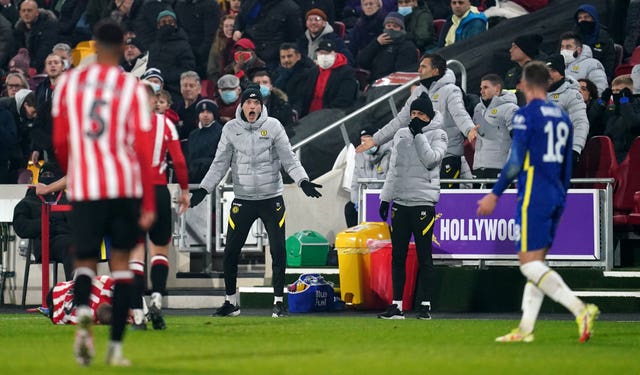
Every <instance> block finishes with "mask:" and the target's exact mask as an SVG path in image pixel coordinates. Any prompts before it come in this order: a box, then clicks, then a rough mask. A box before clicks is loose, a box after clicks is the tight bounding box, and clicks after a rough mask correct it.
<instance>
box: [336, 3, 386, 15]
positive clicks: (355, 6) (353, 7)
mask: <svg viewBox="0 0 640 375" xmlns="http://www.w3.org/2000/svg"><path fill="white" fill-rule="evenodd" d="M377 2H378V4H379V5H378V6H379V7H380V8H381V9H382V11H383V12H384V13H385V14H387V13H388V12H392V11H394V10H396V8H397V4H396V3H397V1H396V0H377ZM366 7H367V6H366V5H364V4H362V1H361V0H347V1H345V9H348V10H350V11H354V12H355V13H356V14H362V13H364V12H365V8H366Z"/></svg>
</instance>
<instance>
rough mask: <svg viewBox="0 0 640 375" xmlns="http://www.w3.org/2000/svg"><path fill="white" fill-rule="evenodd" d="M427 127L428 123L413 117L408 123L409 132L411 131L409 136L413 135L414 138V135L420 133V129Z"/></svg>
mask: <svg viewBox="0 0 640 375" xmlns="http://www.w3.org/2000/svg"><path fill="white" fill-rule="evenodd" d="M427 125H429V123H428V122H424V121H422V120H420V119H419V118H417V117H414V118H413V119H411V122H410V123H409V130H410V131H411V134H413V136H414V137H415V136H416V135H418V134H420V133H422V128H424V127H425V126H427Z"/></svg>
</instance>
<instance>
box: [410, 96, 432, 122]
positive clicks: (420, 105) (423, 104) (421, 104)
mask: <svg viewBox="0 0 640 375" xmlns="http://www.w3.org/2000/svg"><path fill="white" fill-rule="evenodd" d="M411 111H420V112H422V113H424V114H425V115H427V116H429V118H430V119H433V117H434V116H435V115H436V113H435V112H434V111H433V104H431V99H429V98H428V97H424V96H420V97H418V98H416V100H414V101H413V102H412V103H411Z"/></svg>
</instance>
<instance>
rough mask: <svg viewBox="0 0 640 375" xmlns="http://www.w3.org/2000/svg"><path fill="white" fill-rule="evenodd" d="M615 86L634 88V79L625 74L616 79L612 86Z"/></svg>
mask: <svg viewBox="0 0 640 375" xmlns="http://www.w3.org/2000/svg"><path fill="white" fill-rule="evenodd" d="M615 85H625V86H631V87H633V79H631V74H623V75H620V76H617V77H616V78H614V79H613V81H612V82H611V86H612V87H613V86H615Z"/></svg>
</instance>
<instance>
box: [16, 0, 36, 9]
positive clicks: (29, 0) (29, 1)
mask: <svg viewBox="0 0 640 375" xmlns="http://www.w3.org/2000/svg"><path fill="white" fill-rule="evenodd" d="M28 3H34V4H35V5H36V10H38V2H37V1H35V0H24V1H22V2H20V3H18V10H21V9H22V5H23V4H28Z"/></svg>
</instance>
